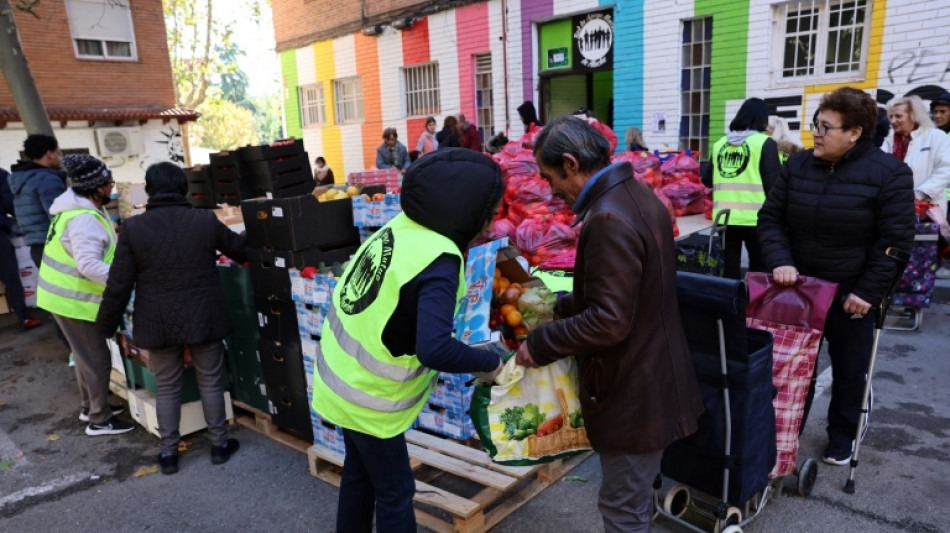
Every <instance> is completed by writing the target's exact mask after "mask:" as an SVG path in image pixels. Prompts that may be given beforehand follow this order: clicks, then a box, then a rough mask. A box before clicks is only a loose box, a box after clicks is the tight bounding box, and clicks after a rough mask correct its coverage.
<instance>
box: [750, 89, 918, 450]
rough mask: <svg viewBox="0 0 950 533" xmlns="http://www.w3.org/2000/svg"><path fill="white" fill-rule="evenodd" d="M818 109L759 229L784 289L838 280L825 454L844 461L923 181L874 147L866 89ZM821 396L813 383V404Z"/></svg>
mask: <svg viewBox="0 0 950 533" xmlns="http://www.w3.org/2000/svg"><path fill="white" fill-rule="evenodd" d="M818 111H819V113H818V116H817V118H816V120H815V123H814V124H813V125H812V132H813V134H814V136H815V148H814V150H806V151H804V152H799V153H797V154H794V155H792V156H791V157H790V158H789V160H788V163H787V164H786V166H785V168H784V170H783V172H782V176H781V178H780V179H779V181H778V182H777V183H776V184H775V185H774V186H773V187H772V190H771V191H770V193H769V196H768V198H767V199H766V201H765V204H764V205H763V206H762V209H761V210H760V211H759V219H758V235H759V241H760V244H761V246H762V253H763V255H764V256H765V261H766V265H767V267H768V268H769V270H770V271H771V272H772V274H773V276H774V278H775V281H776V282H777V283H779V284H780V285H793V284H794V283H795V282H796V281H797V279H798V275H799V274H801V275H804V276H814V277H818V278H822V279H826V280H829V281H834V282H836V283H838V296H837V297H836V299H835V302H834V303H833V304H832V307H831V310H830V311H829V313H828V318H827V319H826V321H825V336H824V338H825V340H827V341H828V353H829V355H830V356H831V370H832V378H833V382H832V386H831V404H830V405H829V406H828V428H827V431H828V446H827V447H826V448H825V454H824V460H825V462H826V463H828V464H833V465H845V464H848V462H849V460H850V458H851V450H852V445H853V439H854V437H855V433H856V432H857V426H858V416H859V414H860V410H861V401H862V396H863V394H864V385H865V375H866V374H867V369H868V364H869V362H870V357H871V343H872V340H873V335H874V331H873V330H874V320H875V312H874V309H875V307H876V306H877V305H878V304H880V302H881V300H882V299H883V298H884V297H885V295H886V294H887V291H888V289H889V287H890V285H891V283H892V281H893V279H894V277H895V276H897V275H899V274H900V272H899V271H898V267H897V265H896V263H895V262H894V261H892V260H891V259H889V258H888V257H887V256H885V253H884V252H885V250H886V249H887V248H888V247H891V246H893V247H895V248H898V249H900V250H903V251H905V252H908V253H909V252H910V248H911V245H912V244H913V240H914V191H913V187H914V179H913V175H912V174H911V171H910V168H909V167H908V166H907V165H905V164H904V163H902V162H900V161H898V160H897V159H895V158H893V157H890V156H889V155H887V154H885V153H884V152H882V151H881V150H880V149H878V148H877V147H875V146H874V144H873V142H872V139H873V136H874V131H875V124H876V122H877V105H876V103H875V102H874V99H873V98H871V97H870V96H869V95H868V94H867V93H865V92H863V91H860V90H858V89H852V88H850V87H843V88H840V89H837V90H835V91H834V92H832V93H829V94H826V95H825V96H824V97H822V99H821V103H820V104H819V106H818ZM813 394H814V380H812V390H811V391H809V403H810V399H811V397H812V395H813ZM807 416H808V406H807V405H806V412H805V417H806V418H807ZM866 427H867V426H865V428H866Z"/></svg>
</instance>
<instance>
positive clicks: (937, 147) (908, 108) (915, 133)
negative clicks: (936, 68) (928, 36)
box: [881, 96, 950, 279]
mask: <svg viewBox="0 0 950 533" xmlns="http://www.w3.org/2000/svg"><path fill="white" fill-rule="evenodd" d="M887 117H888V118H889V119H890V121H891V128H892V130H891V134H890V135H888V137H887V139H885V140H884V145H883V146H881V149H882V150H884V151H885V152H888V153H891V154H893V155H894V157H896V158H898V159H900V160H901V161H903V162H905V163H907V166H909V167H910V169H911V170H912V171H913V172H914V194H915V196H916V197H917V199H919V200H924V201H927V202H930V203H932V204H936V205H938V206H940V209H942V210H943V212H944V214H946V213H947V186H948V185H950V137H948V136H947V134H945V133H944V132H943V131H941V130H940V129H939V128H937V127H936V126H935V125H934V122H933V120H931V118H930V113H928V110H927V106H926V105H924V102H923V100H921V99H920V97H919V96H905V97H902V98H896V99H894V100H892V101H891V102H890V103H888V105H887ZM936 276H937V277H938V278H940V279H947V278H950V269H948V268H947V267H946V266H942V267H941V268H940V269H938V270H937V274H936Z"/></svg>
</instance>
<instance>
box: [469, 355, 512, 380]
mask: <svg viewBox="0 0 950 533" xmlns="http://www.w3.org/2000/svg"><path fill="white" fill-rule="evenodd" d="M504 367H505V363H504V362H503V361H502V360H501V359H500V358H499V359H498V366H497V367H495V369H494V370H492V371H491V372H472V375H473V376H475V379H477V380H478V381H479V382H480V383H483V384H485V385H491V384H492V383H494V382H495V378H496V377H497V376H498V374H500V373H501V369H502V368H504Z"/></svg>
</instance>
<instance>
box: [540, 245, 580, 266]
mask: <svg viewBox="0 0 950 533" xmlns="http://www.w3.org/2000/svg"><path fill="white" fill-rule="evenodd" d="M575 259H577V248H571V250H570V251H568V252H565V253H563V254H561V255H558V256H555V257H552V258H551V259H548V260H547V261H542V262H541V264H540V265H538V266H539V267H541V268H542V269H544V270H567V271H572V270H574V260H575Z"/></svg>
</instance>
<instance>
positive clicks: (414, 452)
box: [307, 430, 590, 533]
mask: <svg viewBox="0 0 950 533" xmlns="http://www.w3.org/2000/svg"><path fill="white" fill-rule="evenodd" d="M406 441H407V443H408V446H409V458H410V463H411V464H412V466H413V470H414V471H418V470H419V467H420V466H422V465H425V466H428V467H430V470H429V471H428V472H426V473H420V472H417V475H416V495H415V498H414V500H415V502H416V520H417V522H418V523H419V525H422V526H425V527H427V528H429V529H431V530H433V531H438V532H455V531H457V532H461V533H481V532H483V531H487V530H488V529H490V528H492V527H493V526H495V525H496V524H498V523H499V522H501V521H502V520H504V518H505V517H507V516H508V515H510V514H511V513H513V512H514V511H515V510H517V509H518V508H519V507H521V506H522V505H524V504H525V503H527V502H529V501H530V500H531V498H533V497H535V496H537V495H538V494H540V493H541V491H543V490H544V489H546V488H548V487H549V486H551V484H553V483H554V482H555V481H557V480H558V479H560V478H561V476H563V475H564V474H566V473H568V472H570V471H571V470H572V469H573V468H574V467H576V466H577V465H579V464H580V463H581V462H583V461H584V459H586V458H587V457H588V456H589V455H590V454H582V455H576V456H574V457H571V458H569V459H564V460H558V461H554V462H551V463H547V464H543V465H536V466H503V465H499V464H495V463H493V462H492V461H491V459H490V458H489V457H488V454H486V453H485V452H484V451H481V450H478V449H475V448H471V447H469V446H465V445H463V444H461V443H459V442H457V441H454V440H451V439H445V438H440V437H436V436H433V435H429V434H427V433H422V432H419V431H415V430H410V431H408V432H406ZM307 459H308V461H309V463H310V474H311V475H313V476H314V477H317V478H320V479H322V480H324V481H326V482H328V483H331V484H333V485H335V486H337V487H339V486H340V480H341V476H340V472H341V468H342V466H343V456H342V455H340V454H338V453H335V452H332V451H329V450H327V449H326V448H323V447H321V446H319V445H313V446H311V447H310V448H309V449H308V450H307ZM433 472H434V474H433ZM442 474H449V475H452V476H456V477H460V478H463V479H467V480H469V481H473V482H475V483H476V484H478V485H481V486H482V489H481V490H480V491H479V492H478V493H477V494H476V495H475V496H472V497H470V498H466V497H463V496H460V495H458V494H454V493H452V492H450V491H448V490H444V489H441V488H438V487H435V486H433V485H431V484H430V483H429V482H431V481H432V480H433V479H435V478H436V477H439V476H440V475H442ZM432 508H434V509H439V510H441V511H443V512H444V513H446V514H448V515H449V516H450V517H451V520H446V519H444V518H442V517H440V516H437V515H436V514H434V513H432V512H430V510H429V509H432Z"/></svg>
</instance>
